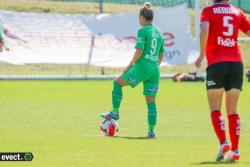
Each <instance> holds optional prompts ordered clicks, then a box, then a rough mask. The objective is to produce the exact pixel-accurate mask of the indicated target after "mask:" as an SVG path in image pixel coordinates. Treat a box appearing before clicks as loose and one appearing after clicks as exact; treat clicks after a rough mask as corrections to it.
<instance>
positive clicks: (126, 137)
mask: <svg viewBox="0 0 250 167" xmlns="http://www.w3.org/2000/svg"><path fill="white" fill-rule="evenodd" d="M115 138H119V139H130V140H152V139H155V138H149V137H146V136H143V137H131V136H116V137H115Z"/></svg>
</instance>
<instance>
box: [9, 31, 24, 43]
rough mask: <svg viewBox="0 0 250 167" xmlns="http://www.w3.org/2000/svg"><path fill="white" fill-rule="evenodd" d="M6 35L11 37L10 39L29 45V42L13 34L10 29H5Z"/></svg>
mask: <svg viewBox="0 0 250 167" xmlns="http://www.w3.org/2000/svg"><path fill="white" fill-rule="evenodd" d="M4 33H5V34H6V35H7V36H8V37H9V38H12V39H16V40H19V41H22V42H24V43H27V41H25V40H24V39H22V38H20V37H18V36H17V35H15V34H13V33H11V32H10V31H9V30H8V29H5V30H4Z"/></svg>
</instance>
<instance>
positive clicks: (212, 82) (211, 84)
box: [207, 81, 216, 86]
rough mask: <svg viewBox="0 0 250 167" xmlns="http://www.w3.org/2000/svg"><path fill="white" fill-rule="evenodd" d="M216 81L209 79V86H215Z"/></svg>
mask: <svg viewBox="0 0 250 167" xmlns="http://www.w3.org/2000/svg"><path fill="white" fill-rule="evenodd" d="M214 85H216V83H215V82H214V81H207V86H214Z"/></svg>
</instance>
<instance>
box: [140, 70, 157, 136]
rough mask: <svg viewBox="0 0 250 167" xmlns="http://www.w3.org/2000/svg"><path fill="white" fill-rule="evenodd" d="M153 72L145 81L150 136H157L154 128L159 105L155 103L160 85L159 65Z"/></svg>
mask: <svg viewBox="0 0 250 167" xmlns="http://www.w3.org/2000/svg"><path fill="white" fill-rule="evenodd" d="M152 73H153V75H151V76H152V77H151V78H150V79H148V80H145V81H144V82H143V86H144V95H145V98H146V102H147V107H148V137H155V133H154V128H155V125H156V120H157V107H156V103H155V97H156V95H157V92H158V87H159V79H160V73H159V68H158V67H157V68H156V69H155V70H153V71H152Z"/></svg>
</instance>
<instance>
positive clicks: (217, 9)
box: [201, 3, 250, 65]
mask: <svg viewBox="0 0 250 167" xmlns="http://www.w3.org/2000/svg"><path fill="white" fill-rule="evenodd" d="M201 23H202V24H203V25H209V36H208V41H207V45H206V57H207V62H208V65H211V64H214V63H218V62H242V56H241V50H240V48H239V45H238V33H239V30H241V31H243V32H244V33H246V32H247V31H249V30H250V21H249V20H248V18H247V16H246V15H245V14H244V12H243V11H242V10H240V9H238V8H236V7H234V6H232V5H230V4H228V3H215V4H214V5H212V6H209V7H206V8H205V9H204V10H203V12H202V14H201Z"/></svg>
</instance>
